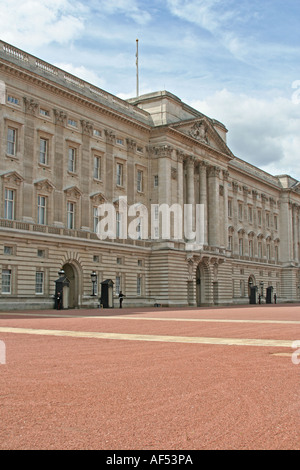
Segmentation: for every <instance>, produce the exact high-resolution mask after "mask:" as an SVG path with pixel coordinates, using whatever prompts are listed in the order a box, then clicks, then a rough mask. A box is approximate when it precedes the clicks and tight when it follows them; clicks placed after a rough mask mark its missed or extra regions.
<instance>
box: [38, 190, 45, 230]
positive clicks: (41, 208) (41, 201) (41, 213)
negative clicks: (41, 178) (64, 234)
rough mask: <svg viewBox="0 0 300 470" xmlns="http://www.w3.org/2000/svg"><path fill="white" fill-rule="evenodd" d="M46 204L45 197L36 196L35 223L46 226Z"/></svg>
mask: <svg viewBox="0 0 300 470" xmlns="http://www.w3.org/2000/svg"><path fill="white" fill-rule="evenodd" d="M46 203H47V199H46V197H45V196H38V214H37V223H38V224H40V225H46Z"/></svg>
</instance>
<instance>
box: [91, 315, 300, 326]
mask: <svg viewBox="0 0 300 470" xmlns="http://www.w3.org/2000/svg"><path fill="white" fill-rule="evenodd" d="M86 318H87V317H86ZM88 318H95V317H88ZM97 318H104V319H111V320H113V319H115V320H151V321H178V322H200V323H201V322H203V323H261V324H264V323H265V324H275V325H276V324H278V325H286V324H287V325H300V321H297V320H230V319H221V318H220V319H218V318H161V317H127V316H125V315H124V316H111V317H110V316H102V317H100V316H99V317H97Z"/></svg>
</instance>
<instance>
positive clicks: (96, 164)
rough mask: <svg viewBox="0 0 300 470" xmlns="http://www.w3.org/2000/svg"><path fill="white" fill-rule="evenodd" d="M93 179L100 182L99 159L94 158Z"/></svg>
mask: <svg viewBox="0 0 300 470" xmlns="http://www.w3.org/2000/svg"><path fill="white" fill-rule="evenodd" d="M93 176H94V178H96V179H97V180H101V157H94V173H93Z"/></svg>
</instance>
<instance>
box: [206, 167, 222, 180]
mask: <svg viewBox="0 0 300 470" xmlns="http://www.w3.org/2000/svg"><path fill="white" fill-rule="evenodd" d="M220 171H221V168H219V167H217V166H209V167H208V176H209V177H210V176H211V177H219V175H220Z"/></svg>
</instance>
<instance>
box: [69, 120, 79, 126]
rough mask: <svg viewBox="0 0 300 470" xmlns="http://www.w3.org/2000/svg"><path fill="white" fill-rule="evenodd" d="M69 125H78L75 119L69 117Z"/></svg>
mask: <svg viewBox="0 0 300 470" xmlns="http://www.w3.org/2000/svg"><path fill="white" fill-rule="evenodd" d="M68 124H69V126H72V127H77V122H76V121H74V119H68Z"/></svg>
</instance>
